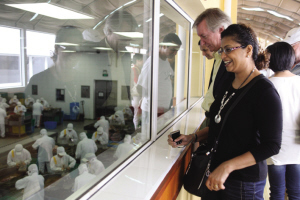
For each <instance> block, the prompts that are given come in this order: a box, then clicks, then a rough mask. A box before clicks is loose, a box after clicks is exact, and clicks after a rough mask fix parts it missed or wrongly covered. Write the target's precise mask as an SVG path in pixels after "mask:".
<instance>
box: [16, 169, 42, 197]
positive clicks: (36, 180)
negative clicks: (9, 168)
mask: <svg viewBox="0 0 300 200" xmlns="http://www.w3.org/2000/svg"><path fill="white" fill-rule="evenodd" d="M27 174H28V176H26V177H25V178H22V179H20V180H18V181H17V182H16V184H15V187H16V189H17V190H21V189H24V192H23V198H22V199H23V200H29V199H32V200H33V199H39V200H42V199H44V181H45V179H44V177H43V176H42V175H39V172H38V167H37V165H36V164H31V165H29V167H28V171H27Z"/></svg>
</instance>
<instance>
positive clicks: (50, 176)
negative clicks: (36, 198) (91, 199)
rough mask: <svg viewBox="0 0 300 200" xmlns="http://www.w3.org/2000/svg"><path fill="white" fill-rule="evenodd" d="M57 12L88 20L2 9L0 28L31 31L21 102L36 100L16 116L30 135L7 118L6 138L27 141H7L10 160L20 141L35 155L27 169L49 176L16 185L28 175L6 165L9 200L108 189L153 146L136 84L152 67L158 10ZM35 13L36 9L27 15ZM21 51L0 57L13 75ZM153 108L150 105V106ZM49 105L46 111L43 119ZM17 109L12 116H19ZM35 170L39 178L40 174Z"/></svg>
mask: <svg viewBox="0 0 300 200" xmlns="http://www.w3.org/2000/svg"><path fill="white" fill-rule="evenodd" d="M26 2H28V1H23V3H26ZM18 3H22V2H19V1H18ZM57 4H59V8H63V9H65V10H67V11H75V13H73V14H84V15H85V16H82V15H81V16H79V18H77V19H74V18H76V16H74V15H73V16H72V17H70V18H67V19H58V14H61V13H63V12H64V11H63V10H60V11H59V12H58V11H56V12H54V15H51V16H49V15H50V14H53V13H48V14H47V15H46V14H43V13H40V12H39V14H36V12H34V11H28V10H24V9H25V8H20V7H19V8H15V7H14V5H6V4H1V5H0V18H1V20H0V25H1V23H3V25H4V24H5V25H7V26H8V25H9V26H11V27H15V26H17V27H19V28H21V29H23V30H24V31H26V34H24V35H26V38H25V39H26V54H27V56H26V58H25V65H26V67H25V74H26V76H27V78H28V79H29V82H28V84H27V86H26V87H25V89H24V91H22V93H21V94H20V96H22V97H23V98H24V94H25V98H26V99H25V101H24V99H23V100H21V99H20V101H21V102H22V104H24V102H25V103H26V102H27V103H28V102H29V103H28V104H27V103H26V106H27V111H26V112H25V114H24V118H20V119H19V118H18V120H20V125H21V127H23V128H24V132H20V133H19V132H18V131H19V129H16V127H17V128H18V126H17V125H16V124H18V122H19V121H17V122H13V121H12V120H11V119H9V120H8V122H7V125H6V127H7V132H6V134H5V135H6V137H7V138H13V135H14V134H20V138H18V140H15V139H11V140H8V144H7V145H9V146H6V148H7V152H5V153H6V154H7V155H8V154H9V153H10V152H11V150H12V149H14V148H15V145H16V144H17V143H19V142H20V143H22V144H23V147H24V149H27V150H28V151H29V152H30V153H31V157H32V160H29V161H28V162H26V164H25V166H27V167H28V166H31V164H38V170H37V171H39V174H41V175H42V176H43V179H42V178H41V177H40V178H41V179H40V180H39V179H38V178H36V179H35V180H39V181H34V180H32V181H33V182H30V183H28V184H21V183H22V181H21V182H17V181H18V180H23V178H25V177H27V176H28V175H26V173H17V171H18V169H19V167H17V166H15V165H14V164H13V163H10V164H8V163H7V162H6V159H2V162H3V163H1V164H2V167H3V170H6V171H7V172H8V173H7V175H6V173H2V174H3V180H6V178H7V180H8V181H7V184H2V183H1V182H0V186H1V188H2V189H3V191H6V192H5V193H4V192H3V193H1V191H0V196H1V195H2V196H3V198H4V199H8V198H13V199H17V198H22V196H23V195H29V196H30V195H31V194H30V193H26V192H25V193H24V194H23V193H22V189H23V188H24V187H25V188H27V187H30V186H34V189H35V190H33V191H34V192H37V193H35V195H40V194H41V195H44V197H45V199H66V198H68V197H70V196H71V195H77V194H78V192H79V193H82V192H85V191H78V190H79V189H80V187H82V186H84V185H85V184H93V182H94V183H96V182H98V181H101V180H102V179H103V177H106V176H107V175H108V174H109V173H111V172H112V171H113V170H115V169H116V168H117V167H118V166H119V165H120V164H121V163H123V162H124V161H125V160H126V159H127V158H128V157H129V156H130V155H132V154H133V153H135V152H136V151H137V150H138V149H140V148H141V147H142V146H143V145H145V143H147V142H148V141H149V140H150V131H149V127H150V119H149V117H145V118H143V120H142V113H141V108H140V107H141V103H142V101H143V99H142V90H140V88H137V82H138V80H139V76H140V73H141V71H142V70H143V69H142V67H143V65H144V63H145V62H147V64H148V65H150V66H151V65H152V61H151V59H148V58H149V57H150V56H151V46H150V45H152V22H146V20H147V19H149V18H152V4H153V2H152V1H148V0H145V1H132V0H111V1H103V0H95V1H70V0H66V1H57V3H56V4H52V2H51V4H49V5H52V6H54V7H55V6H56V5H57ZM17 5H18V6H19V5H20V4H17ZM37 5H39V4H36V3H33V4H32V5H30V6H29V9H34V7H35V6H37ZM40 10H42V9H40ZM46 10H48V11H49V10H50V7H49V8H48V9H46ZM1 13H6V14H5V15H4V14H1ZM65 16H67V14H63V15H62V17H65ZM82 17H84V18H87V19H82ZM71 18H72V19H71ZM14 30H18V29H14ZM18 31H19V30H18ZM0 33H2V31H1V32H0ZM7 37H8V38H10V40H11V41H12V42H14V43H16V42H18V43H20V31H19V35H18V37H14V35H13V34H9V35H8V36H7ZM0 48H1V47H0ZM19 52H20V47H19V49H18V53H16V52H14V53H12V52H5V53H6V54H7V55H9V56H10V58H9V59H8V58H5V57H4V58H2V57H1V56H2V52H1V55H0V61H1V67H3V68H4V66H6V67H7V68H8V69H10V70H12V69H15V68H16V67H15V65H14V63H16V62H17V61H18V60H15V58H14V57H12V56H19ZM50 52H52V54H50ZM7 55H4V56H7ZM2 60H5V61H6V64H2V63H4V62H2ZM147 60H148V61H147ZM18 62H19V61H18ZM16 69H19V68H16ZM150 77H151V73H147V74H145V75H144V78H145V80H149V81H150V80H151V79H150ZM147 83H148V82H147ZM149 83H150V82H149ZM23 92H24V94H23ZM30 98H33V99H34V104H33V102H31V103H30V101H29V100H30ZM37 100H39V101H37ZM150 104H151V101H150V100H148V101H147V107H148V105H150ZM41 107H42V108H43V111H42V112H41V111H40V110H39V112H37V109H41ZM11 108H13V109H11ZM11 108H9V109H7V113H8V114H12V112H13V110H14V107H11ZM18 125H19V124H18ZM32 125H33V127H32ZM32 129H34V132H33V133H32ZM43 129H46V130H47V135H48V136H49V137H50V138H53V139H54V142H55V145H56V146H55V147H54V146H53V144H52V142H53V140H51V139H50V138H48V136H41V135H40V133H41V134H45V132H44V130H43ZM46 138H47V139H46ZM5 139H6V138H5ZM41 140H42V141H41ZM37 141H38V142H37ZM42 142H48V143H47V144H46V145H44V144H43V145H42ZM53 147H54V150H53V151H52V148H53ZM62 147H63V148H62ZM15 151H16V150H14V152H15ZM14 156H15V155H14ZM17 162H19V161H16V163H17ZM48 167H50V170H49V169H48ZM27 170H28V169H25V170H24V171H25V172H26V171H27ZM29 171H30V172H31V173H35V171H36V170H35V169H34V167H33V168H32V169H31V168H30V169H29ZM16 174H17V175H16ZM11 177H14V178H11ZM29 177H32V176H31V174H30V175H29ZM16 183H18V184H16ZM42 183H43V184H42ZM27 191H28V190H27Z"/></svg>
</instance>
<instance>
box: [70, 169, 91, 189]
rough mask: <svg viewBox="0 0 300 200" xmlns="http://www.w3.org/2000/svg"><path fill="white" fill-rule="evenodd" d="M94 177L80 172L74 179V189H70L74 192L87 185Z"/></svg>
mask: <svg viewBox="0 0 300 200" xmlns="http://www.w3.org/2000/svg"><path fill="white" fill-rule="evenodd" d="M95 177H96V175H94V174H90V173H89V172H87V171H85V172H82V174H80V175H79V176H77V177H76V178H75V183H74V187H73V189H72V191H73V192H76V191H77V190H79V189H80V188H81V187H83V186H84V185H86V184H88V183H89V182H90V181H91V180H92V179H93V178H95Z"/></svg>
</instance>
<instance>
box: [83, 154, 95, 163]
mask: <svg viewBox="0 0 300 200" xmlns="http://www.w3.org/2000/svg"><path fill="white" fill-rule="evenodd" d="M84 158H86V159H87V160H88V161H90V160H91V159H93V158H96V155H95V154H94V153H87V154H85V156H84Z"/></svg>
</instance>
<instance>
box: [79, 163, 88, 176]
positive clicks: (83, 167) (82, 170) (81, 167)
mask: <svg viewBox="0 0 300 200" xmlns="http://www.w3.org/2000/svg"><path fill="white" fill-rule="evenodd" d="M78 171H79V174H82V173H83V172H87V171H88V168H87V166H86V164H80V165H79V167H78Z"/></svg>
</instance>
